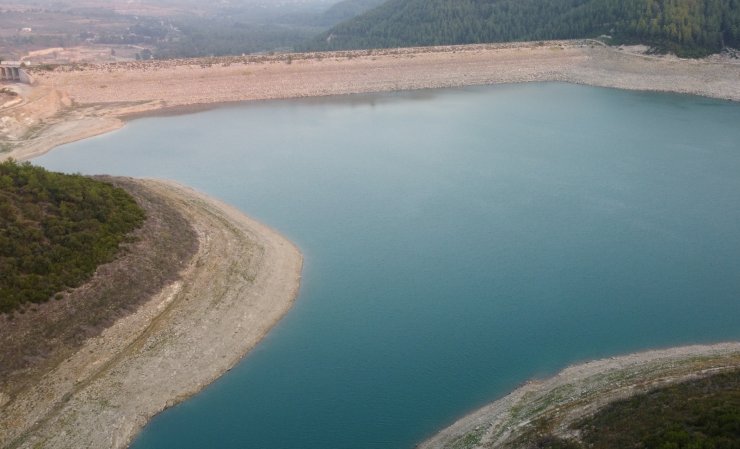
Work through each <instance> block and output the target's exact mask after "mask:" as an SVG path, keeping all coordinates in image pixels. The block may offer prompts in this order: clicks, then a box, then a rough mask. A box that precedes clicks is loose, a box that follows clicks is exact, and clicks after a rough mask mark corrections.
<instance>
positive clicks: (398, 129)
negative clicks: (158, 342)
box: [35, 83, 740, 449]
mask: <svg viewBox="0 0 740 449" xmlns="http://www.w3.org/2000/svg"><path fill="white" fill-rule="evenodd" d="M35 162H37V163H40V164H42V165H44V166H46V167H48V168H50V169H55V170H62V171H68V172H82V173H111V174H116V175H131V176H145V177H158V178H170V179H175V180H178V181H180V182H183V183H185V184H188V185H191V186H193V187H195V188H197V189H200V190H203V191H205V192H207V193H209V194H211V195H213V196H216V197H218V198H221V199H223V200H225V201H227V202H228V203H231V204H233V205H235V206H237V207H239V208H240V209H241V210H243V211H244V212H246V213H248V214H249V215H251V216H253V217H255V218H257V219H259V220H261V221H263V222H265V223H267V224H269V225H270V226H272V227H273V228H275V229H277V230H279V231H280V232H282V233H283V234H284V235H285V236H287V237H288V238H290V239H291V240H292V241H294V242H295V243H296V244H297V245H298V246H299V247H300V248H301V250H302V251H303V253H304V255H305V269H304V273H303V283H302V286H301V292H300V296H299V298H298V301H297V303H296V305H295V307H294V308H293V309H292V311H291V312H290V313H289V314H288V315H287V316H286V317H285V319H283V320H282V321H281V322H280V324H279V325H278V326H277V327H276V328H275V329H274V330H273V331H272V332H271V333H270V334H269V335H268V336H267V338H266V339H265V340H264V341H263V342H262V343H261V344H260V345H259V347H258V348H257V349H256V350H254V351H253V352H252V353H250V354H249V355H248V356H247V357H246V358H245V359H244V360H243V361H242V363H241V364H239V365H238V366H237V367H236V368H235V369H233V370H232V371H231V372H229V373H228V374H226V375H225V376H223V377H222V378H221V379H220V380H218V381H217V382H215V383H214V384H213V385H211V386H210V387H208V388H207V389H206V390H204V392H203V393H201V394H199V395H197V396H196V397H194V398H193V399H191V400H188V401H186V402H185V403H184V404H182V405H180V406H177V407H175V408H173V409H170V410H167V411H166V412H164V413H162V414H161V415H159V416H157V417H156V418H155V419H154V420H153V421H152V422H151V424H150V425H149V426H147V427H146V429H145V430H144V431H143V433H142V434H141V435H140V436H139V438H138V439H137V440H136V441H135V443H134V444H133V446H132V447H133V448H135V449H151V448H198V449H203V448H240V449H241V448H254V449H302V448H310V449H344V448H347V449H350V448H352V449H354V448H357V449H365V448H394V449H395V448H398V449H402V448H403V449H407V448H411V447H413V446H414V444H416V443H418V442H419V441H420V440H422V439H424V438H426V437H428V436H430V435H431V434H433V433H434V432H435V431H437V430H438V429H440V428H441V427H443V426H445V425H447V424H449V423H451V422H452V421H453V420H455V419H456V418H458V417H460V416H461V415H462V414H464V413H466V412H469V411H471V410H472V409H475V408H477V407H479V406H481V405H483V404H485V403H487V402H489V401H491V400H494V399H496V398H498V397H500V396H502V395H504V394H506V393H507V392H508V391H510V390H512V389H513V388H515V387H516V386H517V385H518V384H520V383H522V382H523V381H525V380H527V379H531V378H533V377H544V376H547V375H550V374H553V373H555V372H556V371H558V370H559V369H561V368H563V367H564V366H566V365H568V364H571V363H574V362H578V361H583V360H587V359H593V358H597V357H605V356H611V355H616V354H622V353H628V352H633V351H637V350H642V349H646V348H656V347H667V346H673V345H682V344H688V343H699V342H702V343H705V342H717V341H724V340H731V339H735V340H737V339H739V338H740V325H739V324H740V320H738V317H740V105H738V104H731V103H727V102H722V101H715V100H708V99H703V98H698V97H691V96H680V95H668V94H655V93H635V92H626V91H618V90H609V89H600V88H592V87H584V86H572V85H567V84H557V83H548V84H528V85H504V86H492V87H475V88H465V89H451V90H438V91H420V92H405V93H392V94H378V95H361V96H349V97H333V98H321V99H308V100H295V101H270V102H259V103H252V104H246V105H242V106H236V107H224V108H219V109H216V110H212V111H207V112H201V113H195V114H190V115H180V116H171V117H154V118H146V119H140V120H135V121H133V122H131V123H130V124H128V125H127V126H126V127H125V128H123V129H122V130H119V131H117V132H114V133H111V134H107V135H104V136H100V137H97V138H93V139H89V140H85V141H82V142H78V143H74V144H71V145H66V146H64V147H61V148H59V149H57V150H54V151H53V152H51V153H49V154H48V155H46V156H43V157H41V158H38V159H36V161H35Z"/></svg>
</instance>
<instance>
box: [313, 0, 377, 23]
mask: <svg viewBox="0 0 740 449" xmlns="http://www.w3.org/2000/svg"><path fill="white" fill-rule="evenodd" d="M385 1H386V0H343V1H341V2H339V3H336V4H334V5H332V6H331V7H330V8H329V9H327V10H326V11H325V12H324V13H323V14H322V15H321V16H320V18H319V20H320V23H321V24H323V25H327V26H331V25H336V24H338V23H340V22H344V21H345V20H349V19H351V18H353V17H357V16H359V15H361V14H363V13H365V12H367V11H370V10H371V9H373V8H375V7H377V6H380V5H381V4H382V3H383V2H385Z"/></svg>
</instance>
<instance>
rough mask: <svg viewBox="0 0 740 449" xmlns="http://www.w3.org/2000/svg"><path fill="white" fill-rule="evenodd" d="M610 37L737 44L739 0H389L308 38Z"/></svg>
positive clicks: (704, 48) (697, 51)
mask: <svg viewBox="0 0 740 449" xmlns="http://www.w3.org/2000/svg"><path fill="white" fill-rule="evenodd" d="M600 35H609V36H612V38H613V39H614V41H615V42H618V43H637V42H640V43H646V44H650V45H652V46H654V47H657V48H658V49H660V50H665V51H673V52H676V53H677V54H679V55H686V56H701V55H705V54H708V53H712V52H716V51H719V50H720V49H722V48H723V47H724V46H730V47H738V46H740V0H389V1H387V2H386V3H384V4H382V5H381V6H379V7H377V8H375V9H372V10H370V11H368V12H366V13H365V14H362V15H360V16H358V17H355V18H353V19H350V20H348V21H345V22H342V23H340V24H339V25H337V26H335V27H333V28H332V29H330V30H329V31H328V32H326V33H324V34H322V35H320V36H319V37H318V38H316V39H315V40H314V41H312V42H311V43H310V45H308V47H310V49H323V50H338V49H359V48H382V47H401V46H417V45H420V46H424V45H442V44H467V43H481V42H503V41H525V40H545V39H569V38H586V37H598V36H600Z"/></svg>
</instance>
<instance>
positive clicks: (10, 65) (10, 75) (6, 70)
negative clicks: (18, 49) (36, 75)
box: [0, 61, 31, 84]
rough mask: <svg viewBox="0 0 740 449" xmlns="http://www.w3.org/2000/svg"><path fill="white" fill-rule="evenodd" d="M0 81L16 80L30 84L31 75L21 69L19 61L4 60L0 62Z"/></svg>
mask: <svg viewBox="0 0 740 449" xmlns="http://www.w3.org/2000/svg"><path fill="white" fill-rule="evenodd" d="M0 80H1V81H18V82H21V83H26V84H31V77H30V76H29V75H28V73H27V72H26V71H25V70H23V66H22V65H21V63H20V62H11V61H4V62H1V63H0Z"/></svg>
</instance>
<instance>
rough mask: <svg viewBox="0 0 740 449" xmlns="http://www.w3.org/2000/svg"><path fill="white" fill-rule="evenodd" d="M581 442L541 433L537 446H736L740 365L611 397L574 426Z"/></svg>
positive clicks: (569, 448)
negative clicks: (624, 396) (625, 396)
mask: <svg viewBox="0 0 740 449" xmlns="http://www.w3.org/2000/svg"><path fill="white" fill-rule="evenodd" d="M574 427H575V429H577V430H579V431H580V433H581V440H582V442H575V441H571V440H564V439H561V438H556V437H553V436H551V435H546V436H540V437H539V438H538V439H537V440H536V441H535V442H534V443H533V444H531V445H530V447H532V448H538V449H583V448H589V449H618V448H619V449H621V448H646V449H651V448H654V449H740V369H736V370H734V371H730V372H724V373H718V374H714V375H712V376H709V377H706V378H703V379H698V380H693V381H689V382H684V383H680V384H677V385H672V386H669V387H664V388H659V389H657V390H654V391H651V392H648V393H645V394H641V395H637V396H634V397H631V398H628V399H625V400H622V401H618V402H615V403H613V404H610V405H609V406H607V407H605V408H604V409H602V410H600V411H599V412H598V413H597V414H596V415H594V416H592V417H590V418H587V419H585V420H583V421H581V422H579V423H577V424H576V425H575V426H574Z"/></svg>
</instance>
